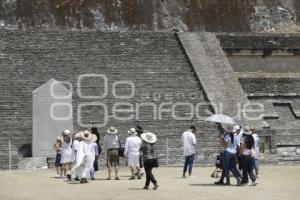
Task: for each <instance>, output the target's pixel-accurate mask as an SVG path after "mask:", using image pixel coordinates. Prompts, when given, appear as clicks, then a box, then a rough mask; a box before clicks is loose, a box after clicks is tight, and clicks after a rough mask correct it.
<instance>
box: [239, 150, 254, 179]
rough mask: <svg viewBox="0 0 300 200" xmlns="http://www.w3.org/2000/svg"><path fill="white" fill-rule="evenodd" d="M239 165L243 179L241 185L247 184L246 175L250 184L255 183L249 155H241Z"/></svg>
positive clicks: (251, 160) (251, 159)
mask: <svg viewBox="0 0 300 200" xmlns="http://www.w3.org/2000/svg"><path fill="white" fill-rule="evenodd" d="M241 165H242V170H243V178H242V183H248V182H249V179H248V175H249V176H250V179H251V181H252V182H254V181H256V177H255V175H254V172H253V158H252V157H251V155H242V157H241Z"/></svg>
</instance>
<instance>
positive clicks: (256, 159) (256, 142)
mask: <svg viewBox="0 0 300 200" xmlns="http://www.w3.org/2000/svg"><path fill="white" fill-rule="evenodd" d="M251 132H252V136H253V138H254V151H255V157H254V162H253V167H254V170H255V175H256V178H258V177H259V176H258V171H259V137H258V135H257V132H256V130H255V128H251Z"/></svg>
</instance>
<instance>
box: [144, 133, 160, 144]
mask: <svg viewBox="0 0 300 200" xmlns="http://www.w3.org/2000/svg"><path fill="white" fill-rule="evenodd" d="M141 138H142V140H144V141H145V142H148V143H155V142H156V140H157V138H156V135H155V134H154V133H151V132H146V133H143V134H142V135H141Z"/></svg>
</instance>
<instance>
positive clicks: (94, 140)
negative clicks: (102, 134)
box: [91, 134, 98, 142]
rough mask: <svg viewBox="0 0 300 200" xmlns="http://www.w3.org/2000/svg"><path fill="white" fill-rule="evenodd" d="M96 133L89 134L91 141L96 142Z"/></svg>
mask: <svg viewBox="0 0 300 200" xmlns="http://www.w3.org/2000/svg"><path fill="white" fill-rule="evenodd" d="M97 139H98V138H97V135H95V134H91V142H96V141H97Z"/></svg>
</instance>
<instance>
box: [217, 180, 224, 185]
mask: <svg viewBox="0 0 300 200" xmlns="http://www.w3.org/2000/svg"><path fill="white" fill-rule="evenodd" d="M215 184H216V185H224V182H223V181H217V182H215Z"/></svg>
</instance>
